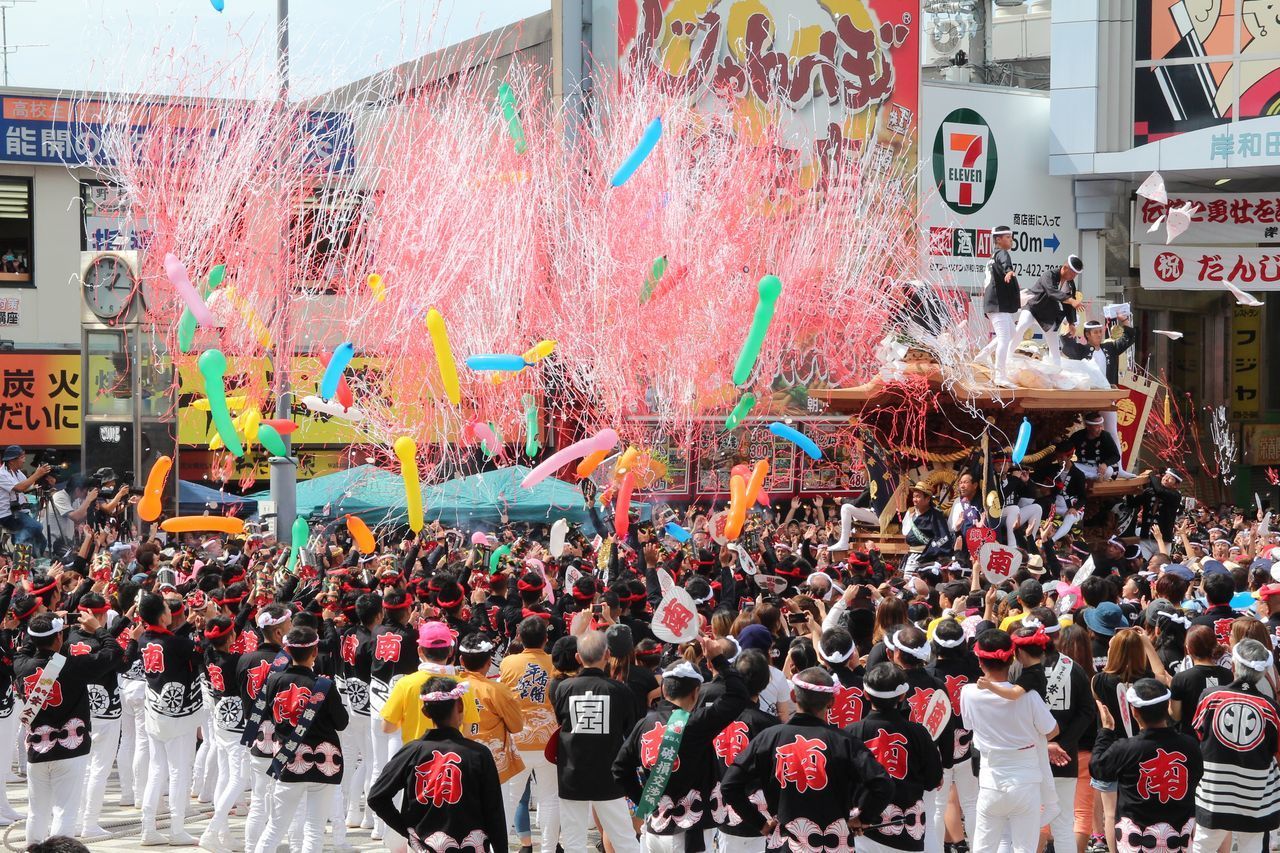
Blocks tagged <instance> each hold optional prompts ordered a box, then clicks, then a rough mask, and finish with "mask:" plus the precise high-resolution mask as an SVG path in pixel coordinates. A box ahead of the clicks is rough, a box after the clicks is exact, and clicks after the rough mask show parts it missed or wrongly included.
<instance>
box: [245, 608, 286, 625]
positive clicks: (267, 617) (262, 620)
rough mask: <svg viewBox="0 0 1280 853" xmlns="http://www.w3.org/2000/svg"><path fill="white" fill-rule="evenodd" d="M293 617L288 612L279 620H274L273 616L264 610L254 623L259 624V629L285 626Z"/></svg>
mask: <svg viewBox="0 0 1280 853" xmlns="http://www.w3.org/2000/svg"><path fill="white" fill-rule="evenodd" d="M292 615H293V614H292V613H290V612H289V611H287V610H286V611H285V613H284V615H283V616H281V617H280V618H279V619H272V618H271V614H270V613H268V612H267V611H265V610H264V611H262V612H261V613H259V614H258V618H257V619H255V620H254V621H255V622H257V623H258V627H259V628H271V627H273V626H275V625H283V624H284V623H285V622H286V621H288V619H289V617H290V616H292Z"/></svg>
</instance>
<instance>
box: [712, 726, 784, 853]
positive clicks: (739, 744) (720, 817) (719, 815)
mask: <svg viewBox="0 0 1280 853" xmlns="http://www.w3.org/2000/svg"><path fill="white" fill-rule="evenodd" d="M778 724H779V720H778V718H777V717H775V716H774V715H773V714H766V713H765V712H764V711H761V710H760V709H759V708H757V707H756V706H754V705H748V706H747V708H746V709H745V710H744V711H743V712H742V713H741V714H739V715H738V719H736V720H734V721H733V722H731V723H729V725H727V726H725V727H724V728H723V729H721V730H720V734H718V735H716V736H715V738H714V739H712V741H711V748H712V752H713V753H714V754H715V757H716V761H715V765H716V780H717V781H716V784H715V786H714V787H713V788H712V789H711V817H712V819H713V820H714V821H715V823H716V826H717V827H719V829H720V831H721V832H723V833H726V834H728V835H735V836H738V837H740V838H742V837H745V838H758V837H759V835H760V833H759V832H753V831H752V830H751V829H749V828H748V827H747V826H746V824H744V823H743V821H742V816H741V815H739V814H738V813H737V812H736V811H735V810H734V809H732V808H730V807H729V806H728V805H727V804H726V803H725V801H724V796H723V795H722V794H721V792H720V780H722V779H724V774H725V771H727V770H728V769H729V765H731V764H733V762H734V760H735V759H736V758H737V757H738V756H739V755H741V754H742V753H743V752H745V751H746V749H747V747H748V746H749V745H750V744H751V741H753V740H755V739H756V736H757V735H759V734H760V733H761V732H763V731H764V730H765V729H770V728H773V727H774V726H776V725H778ZM755 805H756V806H758V807H763V805H764V797H763V796H762V795H757V796H756V797H755Z"/></svg>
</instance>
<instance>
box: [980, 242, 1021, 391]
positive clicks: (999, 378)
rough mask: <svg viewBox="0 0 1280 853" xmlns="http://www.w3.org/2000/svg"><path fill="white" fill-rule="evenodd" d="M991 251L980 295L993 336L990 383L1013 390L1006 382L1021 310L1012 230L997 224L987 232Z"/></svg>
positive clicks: (1010, 384)
mask: <svg viewBox="0 0 1280 853" xmlns="http://www.w3.org/2000/svg"><path fill="white" fill-rule="evenodd" d="M991 239H992V240H993V241H994V242H995V247H996V248H995V251H994V252H992V254H991V261H990V262H989V263H988V264H987V283H986V288H985V289H984V291H983V296H982V312H983V313H984V314H986V315H987V319H988V320H990V322H991V331H992V332H993V333H994V334H995V356H994V365H995V366H994V369H993V372H992V374H991V380H992V382H993V383H995V384H996V385H1000V386H1002V387H1004V388H1012V387H1014V385H1013V383H1012V382H1010V381H1009V376H1008V370H1009V354H1010V353H1011V352H1012V351H1013V347H1014V335H1013V325H1014V324H1013V321H1014V316H1015V315H1016V314H1017V313H1018V311H1020V310H1021V309H1022V296H1021V294H1020V293H1019V291H1018V274H1017V272H1015V271H1014V267H1013V258H1012V257H1010V256H1009V249H1011V248H1013V229H1012V228H1010V227H1009V226H1008V225H1001V226H1000V227H998V228H996V229H995V230H994V231H992V232H991Z"/></svg>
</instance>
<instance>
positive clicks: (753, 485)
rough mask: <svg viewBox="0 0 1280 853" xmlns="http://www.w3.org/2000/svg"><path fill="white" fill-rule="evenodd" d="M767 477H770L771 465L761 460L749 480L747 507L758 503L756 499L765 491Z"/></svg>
mask: <svg viewBox="0 0 1280 853" xmlns="http://www.w3.org/2000/svg"><path fill="white" fill-rule="evenodd" d="M767 476H769V463H768V462H767V461H766V460H764V459H761V460H760V461H759V462H757V463H756V466H755V468H753V469H752V470H751V477H750V478H749V479H748V480H747V506H751V505H752V504H753V503H755V502H756V498H757V497H759V495H760V492H761V491H763V490H764V478H765V477H767Z"/></svg>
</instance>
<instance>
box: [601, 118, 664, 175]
mask: <svg viewBox="0 0 1280 853" xmlns="http://www.w3.org/2000/svg"><path fill="white" fill-rule="evenodd" d="M661 138H662V117H661V116H659V117H658V118H655V119H654V120H653V121H651V122H649V126H648V127H646V128H645V130H644V136H642V137H640V142H639V144H637V145H636V147H635V149H634V150H633V151H632V152H631V156H629V157H628V158H627V159H626V160H624V161H623V162H622V165H621V166H619V167H618V171H616V172H614V173H613V179H612V180H610V181H609V186H612V187H620V186H622V185H623V184H625V183H626V182H627V181H628V180H630V179H631V176H632V175H634V174H635V171H636V169H639V168H640V164H641V163H643V162H644V161H645V160H646V159H647V158H648V156H649V155H650V154H651V153H652V152H653V147H654V146H655V145H657V144H658V140H659V139H661Z"/></svg>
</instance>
